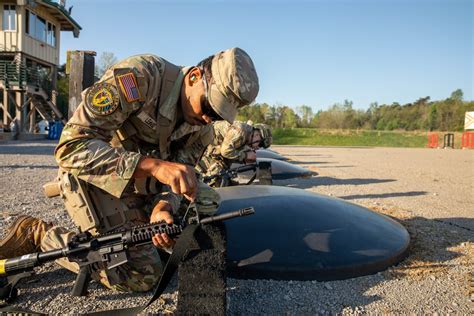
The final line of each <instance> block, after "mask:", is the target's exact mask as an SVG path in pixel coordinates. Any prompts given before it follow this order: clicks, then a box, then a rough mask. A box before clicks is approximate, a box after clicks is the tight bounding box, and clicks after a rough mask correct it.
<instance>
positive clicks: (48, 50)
mask: <svg viewBox="0 0 474 316" xmlns="http://www.w3.org/2000/svg"><path fill="white" fill-rule="evenodd" d="M0 26H1V29H0V97H1V98H0V115H1V117H0V121H1V122H3V126H9V124H10V123H11V121H12V120H15V121H16V123H17V125H18V129H19V132H20V133H33V132H34V130H35V125H36V121H37V120H38V119H41V118H42V119H45V120H48V121H52V120H62V121H63V122H64V123H65V122H66V119H65V118H64V117H63V115H62V113H61V112H60V111H59V109H58V108H57V107H56V95H57V92H56V91H57V82H56V81H57V80H56V78H57V72H58V66H59V54H60V32H61V31H72V32H73V34H74V37H78V36H79V31H80V30H81V27H80V26H79V24H78V23H77V22H76V21H74V19H73V18H72V17H71V8H70V9H69V10H67V9H66V8H65V0H57V1H54V0H2V2H1V5H0Z"/></svg>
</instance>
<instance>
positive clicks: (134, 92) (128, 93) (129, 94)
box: [117, 72, 140, 103]
mask: <svg viewBox="0 0 474 316" xmlns="http://www.w3.org/2000/svg"><path fill="white" fill-rule="evenodd" d="M117 81H118V82H119V84H120V89H121V90H122V93H123V95H124V96H125V98H126V99H127V102H128V103H132V102H135V101H138V100H140V91H139V90H138V84H137V78H135V75H134V74H133V72H129V73H126V74H124V75H120V76H117Z"/></svg>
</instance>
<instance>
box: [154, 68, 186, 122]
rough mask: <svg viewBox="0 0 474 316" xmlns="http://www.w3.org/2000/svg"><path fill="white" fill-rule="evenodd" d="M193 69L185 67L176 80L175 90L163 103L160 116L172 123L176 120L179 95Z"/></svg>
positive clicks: (173, 89) (172, 89)
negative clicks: (187, 75) (186, 77)
mask: <svg viewBox="0 0 474 316" xmlns="http://www.w3.org/2000/svg"><path fill="white" fill-rule="evenodd" d="M191 68H192V67H183V68H181V69H180V71H179V74H178V78H177V79H176V81H175V83H174V85H173V88H171V92H170V94H169V96H168V98H167V99H166V100H165V102H163V104H162V105H161V107H160V115H162V116H164V117H166V118H167V119H168V120H170V121H175V120H176V115H177V113H178V112H177V109H178V107H177V104H176V103H177V102H178V100H179V95H180V93H181V86H182V85H183V79H184V76H186V74H187V73H188V72H189V70H190V69H191Z"/></svg>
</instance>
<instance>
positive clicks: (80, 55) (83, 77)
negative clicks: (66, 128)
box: [66, 50, 96, 119]
mask: <svg viewBox="0 0 474 316" xmlns="http://www.w3.org/2000/svg"><path fill="white" fill-rule="evenodd" d="M95 55H96V53H95V52H93V51H79V50H76V51H68V52H67V63H66V73H67V74H69V108H68V119H69V118H71V116H72V115H73V113H74V111H76V109H77V107H78V106H79V104H80V103H81V101H82V97H81V92H82V91H83V90H84V89H86V88H88V87H90V86H91V85H92V84H93V83H94V62H95V61H94V57H95Z"/></svg>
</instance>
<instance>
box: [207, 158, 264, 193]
mask: <svg viewBox="0 0 474 316" xmlns="http://www.w3.org/2000/svg"><path fill="white" fill-rule="evenodd" d="M250 170H253V171H255V174H254V175H253V176H252V177H251V178H250V180H249V181H248V182H247V183H246V185H249V184H251V183H252V182H253V181H254V180H255V178H256V177H258V178H259V183H260V184H272V178H271V174H272V172H271V162H267V161H260V162H254V163H252V164H247V165H243V166H239V167H235V168H230V169H224V170H222V171H220V172H219V173H217V174H215V175H212V176H206V177H203V178H202V181H203V182H204V183H210V182H211V181H212V180H214V179H220V180H221V181H220V184H219V186H220V187H226V186H229V184H230V180H232V179H235V178H237V176H238V175H239V173H241V172H245V171H250Z"/></svg>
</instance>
